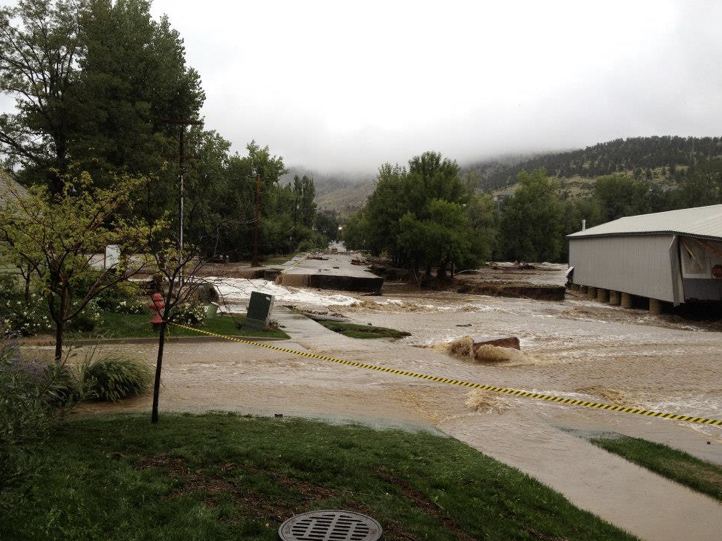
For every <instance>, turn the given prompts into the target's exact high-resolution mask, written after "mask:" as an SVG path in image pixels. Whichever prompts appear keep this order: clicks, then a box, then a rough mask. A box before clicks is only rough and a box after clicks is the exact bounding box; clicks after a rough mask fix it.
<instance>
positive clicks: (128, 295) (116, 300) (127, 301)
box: [96, 282, 148, 314]
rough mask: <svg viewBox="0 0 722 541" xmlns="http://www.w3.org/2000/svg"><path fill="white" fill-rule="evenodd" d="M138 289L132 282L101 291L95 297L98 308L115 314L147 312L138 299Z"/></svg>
mask: <svg viewBox="0 0 722 541" xmlns="http://www.w3.org/2000/svg"><path fill="white" fill-rule="evenodd" d="M139 296H140V288H139V287H138V286H137V285H136V284H134V283H132V282H120V283H118V284H116V285H115V286H113V287H109V288H108V289H105V290H103V291H102V292H101V293H100V294H99V295H98V296H97V297H96V301H97V303H98V308H100V309H101V310H105V311H107V312H115V313H117V314H143V313H145V312H147V311H148V308H147V307H146V306H145V303H144V302H143V301H141V300H140V299H139V298H138V297H139Z"/></svg>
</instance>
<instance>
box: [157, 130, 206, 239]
mask: <svg viewBox="0 0 722 541" xmlns="http://www.w3.org/2000/svg"><path fill="white" fill-rule="evenodd" d="M165 123H166V124H173V125H176V126H179V127H180V133H179V135H178V191H179V197H178V221H179V224H178V251H179V252H182V251H183V223H184V220H185V209H184V207H183V202H184V201H183V200H184V197H185V186H184V182H185V178H184V175H185V158H186V154H185V147H186V145H185V133H186V126H202V125H203V121H201V120H185V119H165Z"/></svg>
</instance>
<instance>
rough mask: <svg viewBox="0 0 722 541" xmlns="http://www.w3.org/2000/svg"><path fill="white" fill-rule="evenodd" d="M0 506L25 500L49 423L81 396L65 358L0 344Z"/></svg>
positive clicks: (35, 472) (39, 458)
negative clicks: (32, 355)
mask: <svg viewBox="0 0 722 541" xmlns="http://www.w3.org/2000/svg"><path fill="white" fill-rule="evenodd" d="M0 397H2V399H0V508H9V507H11V506H12V505H14V504H19V503H22V501H23V499H24V494H23V491H22V487H23V485H24V483H25V482H26V481H27V480H28V478H29V477H32V476H33V475H35V474H37V473H38V472H39V470H40V467H41V465H42V461H41V457H40V453H39V450H40V448H41V446H42V444H43V443H44V442H45V441H46V440H47V437H48V434H49V430H50V426H51V425H52V423H53V422H54V421H55V420H56V419H58V418H59V417H60V416H62V415H63V414H64V413H65V412H66V411H67V410H68V409H69V407H71V406H72V405H73V404H74V403H75V400H74V398H77V389H76V387H75V379H74V378H73V377H72V373H71V372H70V370H68V369H67V367H65V365H64V364H63V363H55V362H51V363H50V364H48V363H45V362H42V361H39V360H37V359H27V358H25V357H23V356H22V355H21V354H20V352H19V350H18V349H17V348H15V347H11V346H9V345H4V344H3V345H0Z"/></svg>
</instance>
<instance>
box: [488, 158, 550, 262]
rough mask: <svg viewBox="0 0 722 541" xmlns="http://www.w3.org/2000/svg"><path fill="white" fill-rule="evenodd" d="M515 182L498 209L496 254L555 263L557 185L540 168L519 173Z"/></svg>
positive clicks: (515, 258) (523, 259)
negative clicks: (515, 188)
mask: <svg viewBox="0 0 722 541" xmlns="http://www.w3.org/2000/svg"><path fill="white" fill-rule="evenodd" d="M518 180H519V184H520V185H519V188H518V189H517V190H516V192H514V195H513V196H511V197H510V198H508V199H507V200H506V201H505V204H504V206H503V207H502V213H501V222H500V236H501V240H500V242H501V245H500V251H501V252H502V253H503V254H505V255H506V257H508V258H510V259H514V260H519V261H557V260H558V259H559V257H560V255H561V253H562V246H563V237H562V208H561V205H560V202H559V200H558V198H557V195H556V189H557V183H556V181H554V180H552V179H551V178H549V177H547V175H546V173H545V172H544V170H543V169H535V170H534V171H532V172H531V173H527V172H526V171H522V172H521V173H519V176H518Z"/></svg>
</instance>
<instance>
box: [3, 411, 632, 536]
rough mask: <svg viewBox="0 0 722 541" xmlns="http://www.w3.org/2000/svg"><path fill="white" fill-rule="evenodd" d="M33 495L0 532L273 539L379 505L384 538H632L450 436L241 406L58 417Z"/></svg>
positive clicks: (368, 511)
mask: <svg viewBox="0 0 722 541" xmlns="http://www.w3.org/2000/svg"><path fill="white" fill-rule="evenodd" d="M44 452H45V453H46V457H47V464H48V466H47V469H46V470H45V471H44V472H42V475H41V476H39V477H38V479H37V481H36V483H35V485H34V486H33V487H32V492H31V495H32V498H33V499H32V500H31V502H29V503H28V504H26V505H23V506H22V507H20V508H18V509H16V510H14V511H13V512H11V513H8V514H7V515H6V517H5V519H3V520H2V521H0V539H13V540H17V541H24V540H33V541H36V540H50V539H53V540H66V539H67V540H70V539H83V540H87V541H92V540H103V541H105V540H107V539H114V540H118V541H122V540H135V539H149V540H159V541H160V540H176V539H178V540H180V539H192V540H195V541H203V540H209V541H210V540H214V541H217V540H230V539H243V540H268V541H271V540H274V539H276V531H277V529H278V526H279V525H280V523H281V522H282V521H283V520H285V519H286V518H288V517H290V516H292V515H294V514H298V513H301V512H305V511H309V510H314V509H348V510H354V511H358V512H361V513H364V514H367V515H370V516H373V517H375V518H376V519H377V520H379V522H381V524H382V525H383V527H384V530H385V534H386V535H385V539H387V540H388V541H400V540H406V541H408V540H419V541H420V540H425V539H430V540H440V541H443V540H449V541H451V540H462V541H472V540H474V539H497V540H512V539H518V540H552V539H553V540H560V541H561V540H571V539H574V540H585V539H588V540H595V541H598V540H605V539H608V540H624V539H632V537H630V536H628V535H627V534H625V533H624V532H622V531H620V530H618V529H616V528H614V527H612V526H610V525H609V524H607V523H604V522H602V521H601V520H600V519H598V518H596V517H595V516H593V515H591V514H589V513H587V512H585V511H581V510H579V509H577V508H575V507H573V506H572V505H571V504H570V503H569V502H567V501H566V500H565V499H564V498H563V497H562V496H561V495H559V494H557V493H555V492H553V491H552V490H550V489H549V488H547V487H545V486H543V485H541V484H540V483H538V482H536V481H534V480H532V479H530V478H529V477H527V476H525V475H524V474H522V473H520V472H519V471H517V470H514V469H512V468H509V467H507V466H504V465H502V464H500V463H499V462H497V461H495V460H493V459H491V458H488V457H486V456H484V455H482V454H480V453H478V452H477V451H475V450H473V449H471V448H470V447H467V446H466V445H464V444H462V443H460V442H458V441H456V440H453V439H451V438H443V437H438V436H434V435H431V434H427V433H408V432H401V431H377V430H372V429H369V428H364V427H358V426H331V425H327V424H323V423H319V422H311V421H303V420H288V419H260V418H244V417H238V416H233V415H218V414H216V415H203V416H190V415H164V416H162V417H161V421H160V423H159V424H158V425H151V424H149V422H148V420H147V418H146V417H145V416H143V417H138V416H130V415H124V416H112V417H110V416H109V417H96V418H92V419H84V420H80V421H74V422H70V423H67V424H64V425H62V426H60V427H59V428H58V429H57V430H56V431H55V433H54V435H53V437H52V440H51V442H50V443H49V444H48V445H46V446H45V450H44Z"/></svg>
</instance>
